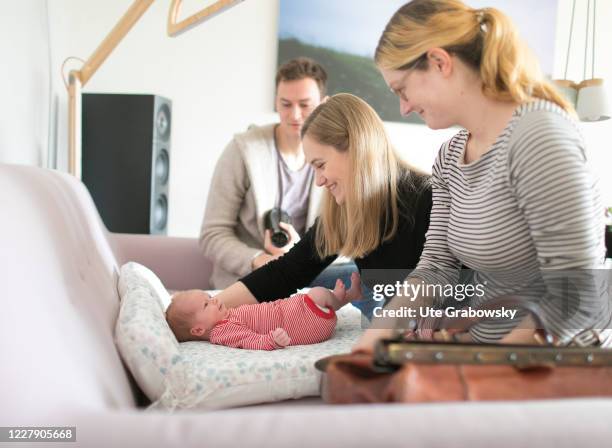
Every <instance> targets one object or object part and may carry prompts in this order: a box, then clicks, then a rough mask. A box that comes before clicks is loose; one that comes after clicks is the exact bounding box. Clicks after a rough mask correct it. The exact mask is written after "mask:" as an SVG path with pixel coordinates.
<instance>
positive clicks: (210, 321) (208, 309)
mask: <svg viewBox="0 0 612 448" xmlns="http://www.w3.org/2000/svg"><path fill="white" fill-rule="evenodd" d="M228 312H229V311H228V309H227V308H226V307H225V305H223V304H222V303H221V302H219V301H218V300H217V299H215V298H214V297H210V295H208V294H207V293H205V292H204V291H202V290H199V289H192V290H190V291H180V292H177V293H175V294H174V295H173V296H172V302H171V303H170V306H168V309H167V310H166V320H167V321H168V325H170V328H171V329H172V331H173V332H174V335H175V336H176V339H177V340H178V341H179V342H184V341H198V340H208V336H209V333H210V330H211V329H212V328H213V327H214V326H215V325H216V324H217V322H219V321H221V320H223V319H225V318H226V317H227V314H228Z"/></svg>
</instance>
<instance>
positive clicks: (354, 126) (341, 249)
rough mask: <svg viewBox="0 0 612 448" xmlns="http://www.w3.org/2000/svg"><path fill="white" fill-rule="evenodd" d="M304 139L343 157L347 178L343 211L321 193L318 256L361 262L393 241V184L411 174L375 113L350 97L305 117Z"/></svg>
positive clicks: (396, 212) (395, 192) (336, 99)
mask: <svg viewBox="0 0 612 448" xmlns="http://www.w3.org/2000/svg"><path fill="white" fill-rule="evenodd" d="M305 136H307V137H309V138H311V139H313V140H315V141H316V142H318V143H320V144H323V145H330V146H332V147H333V149H332V150H335V151H340V152H346V153H348V163H349V167H350V173H351V177H350V178H349V179H348V185H346V186H345V189H346V193H345V194H346V196H345V200H344V202H343V204H342V205H338V204H337V203H336V201H335V200H334V197H333V196H332V195H331V193H329V191H325V194H324V196H323V200H322V205H321V214H320V217H319V223H318V225H317V228H316V240H315V241H316V249H317V253H318V255H319V256H320V257H321V258H324V257H327V256H330V255H335V254H340V255H344V256H347V257H350V258H360V257H363V256H365V255H366V254H368V253H369V252H371V251H373V250H374V249H376V248H377V247H378V246H379V245H380V244H381V241H387V240H389V239H391V238H393V236H394V235H395V233H396V232H397V227H398V220H399V213H400V212H399V207H398V201H399V199H398V198H399V196H398V183H399V182H400V181H401V180H403V179H404V178H410V177H411V176H410V173H411V171H410V169H409V167H408V165H406V164H405V163H404V162H402V161H401V160H400V159H399V157H398V156H397V154H396V152H395V150H394V149H393V147H392V146H391V143H390V142H389V138H388V137H387V134H386V132H385V128H384V125H383V122H382V121H381V119H380V118H379V117H378V115H377V114H376V112H375V111H374V109H372V108H371V107H370V106H369V105H368V104H367V103H366V102H365V101H363V100H361V99H360V98H358V97H356V96H354V95H350V94H347V93H341V94H337V95H334V96H332V97H331V98H329V99H328V100H327V102H325V103H322V104H320V105H319V106H318V107H317V108H316V109H315V110H314V111H313V112H312V114H310V116H309V117H308V119H307V120H306V122H305V123H304V125H303V126H302V137H305ZM408 181H410V179H408Z"/></svg>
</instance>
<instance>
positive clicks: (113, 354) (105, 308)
mask: <svg viewBox="0 0 612 448" xmlns="http://www.w3.org/2000/svg"><path fill="white" fill-rule="evenodd" d="M0 210H2V214H1V215H0V216H1V218H0V272H1V273H2V274H1V275H2V280H3V281H2V286H1V287H2V291H3V292H4V293H3V294H2V299H1V300H2V307H1V309H0V322H1V324H0V344H1V347H2V350H0V353H1V355H2V367H1V368H0V397H2V398H1V400H2V406H1V408H2V411H0V420H2V421H4V422H5V423H6V422H9V421H10V420H7V418H9V415H10V416H15V415H28V414H29V415H32V414H36V413H39V414H52V413H53V412H54V411H56V410H58V409H61V408H63V409H65V408H66V407H67V406H69V407H83V406H86V407H87V408H89V409H92V408H94V409H95V408H105V407H114V408H117V407H119V408H120V407H132V406H134V398H133V394H132V390H131V388H130V385H129V381H128V377H127V375H126V373H125V370H124V368H123V366H122V363H121V360H120V358H119V355H118V353H117V350H116V349H115V345H114V341H113V334H114V326H115V322H116V318H117V314H118V310H119V298H118V294H117V289H116V284H117V273H118V266H117V261H116V259H115V256H114V254H113V252H112V250H111V247H110V246H109V243H108V239H107V232H106V229H105V228H104V226H103V224H102V221H101V220H100V217H99V215H98V213H97V211H96V208H95V206H94V204H93V202H92V200H91V197H90V195H89V193H88V192H87V190H86V188H85V187H84V186H83V184H82V183H80V182H78V181H77V180H75V179H74V178H73V177H71V176H69V175H66V174H61V173H59V172H55V171H51V170H45V169H40V168H34V167H28V166H19V165H6V164H0ZM8 413H10V414H9V415H2V414H8ZM5 417H6V418H5ZM7 424H9V423H7Z"/></svg>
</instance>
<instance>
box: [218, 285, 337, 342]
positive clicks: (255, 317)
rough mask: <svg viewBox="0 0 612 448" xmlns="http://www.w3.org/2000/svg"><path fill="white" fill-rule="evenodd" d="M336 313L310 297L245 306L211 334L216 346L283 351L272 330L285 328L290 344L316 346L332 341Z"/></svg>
mask: <svg viewBox="0 0 612 448" xmlns="http://www.w3.org/2000/svg"><path fill="white" fill-rule="evenodd" d="M336 321H337V318H336V313H335V312H334V310H333V309H329V310H328V311H327V312H326V311H323V310H322V309H321V308H319V307H318V306H317V305H316V304H315V303H314V302H313V301H312V299H311V298H310V297H309V296H308V295H306V294H295V295H293V296H291V297H289V298H288V299H280V300H275V301H274V302H263V303H257V304H255V305H242V306H239V307H238V308H233V309H230V310H229V314H228V316H227V318H226V319H224V320H222V321H220V322H218V323H217V325H215V326H214V327H213V328H212V330H211V331H210V337H209V340H210V342H212V343H213V344H219V345H225V346H227V347H236V348H246V349H249V350H274V349H277V348H281V347H280V346H279V345H277V344H276V343H275V342H274V340H273V339H272V335H271V333H272V331H274V330H275V329H277V328H282V329H284V330H285V331H286V332H287V334H288V335H289V337H290V338H291V343H290V344H289V345H305V344H316V343H318V342H323V341H325V340H327V339H329V338H330V336H331V335H332V333H333V332H334V328H335V327H336Z"/></svg>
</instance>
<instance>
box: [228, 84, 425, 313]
mask: <svg viewBox="0 0 612 448" xmlns="http://www.w3.org/2000/svg"><path fill="white" fill-rule="evenodd" d="M302 137H303V145H304V154H305V155H306V160H307V162H308V163H309V164H310V165H311V166H312V167H313V168H314V170H315V179H316V184H317V185H318V186H319V187H324V188H325V191H324V196H323V199H322V209H321V214H320V217H319V218H318V220H317V222H316V223H315V225H314V226H313V227H312V228H311V229H310V230H309V231H308V232H307V233H306V235H305V236H304V237H303V238H302V239H301V240H300V241H299V242H298V243H297V244H296V245H295V246H294V247H293V248H292V249H291V250H290V251H289V252H287V254H285V255H284V256H282V257H281V258H279V259H277V260H274V261H271V262H270V263H268V264H266V265H265V266H263V267H261V268H259V269H257V270H256V271H253V272H252V273H251V274H249V275H247V276H246V277H243V278H242V279H241V280H240V281H238V282H237V283H235V284H233V285H232V286H230V287H229V288H227V289H225V290H224V291H222V292H221V293H220V294H219V295H218V296H217V297H218V298H219V300H221V301H222V302H223V303H224V304H225V305H226V306H230V307H235V306H238V305H242V304H245V303H257V302H261V301H269V300H275V299H279V298H283V297H287V296H289V295H291V294H292V293H294V292H295V291H296V289H299V288H302V287H305V286H307V285H309V284H310V282H311V281H312V280H313V279H314V278H315V277H316V276H317V275H318V274H319V273H320V272H322V271H323V270H324V269H325V268H326V267H327V266H328V265H329V264H330V263H332V262H333V261H334V260H335V259H336V258H337V257H338V256H340V255H343V256H346V257H349V258H351V259H353V260H354V261H355V263H356V265H357V267H358V268H359V270H360V271H361V270H363V269H384V270H403V272H406V271H407V270H411V269H413V268H414V267H415V266H416V264H417V261H418V260H419V256H420V255H421V251H422V248H423V244H424V242H425V233H426V231H427V227H428V225H429V213H430V209H431V189H430V187H429V183H428V177H427V176H424V175H422V174H420V173H417V172H415V171H414V170H412V169H410V167H408V165H406V164H405V163H404V162H402V161H401V160H400V159H399V158H398V156H397V154H396V153H395V151H394V149H393V148H392V146H391V144H390V142H389V139H388V138H387V135H386V133H385V129H384V125H383V123H382V121H381V120H380V118H379V117H378V115H377V114H376V112H375V111H374V110H373V109H372V108H371V107H370V106H369V105H368V104H366V103H365V102H364V101H363V100H361V99H359V98H357V97H356V96H353V95H349V94H338V95H334V96H333V97H331V98H329V99H328V100H327V102H325V103H323V104H321V105H319V106H318V107H317V108H316V109H315V110H314V111H313V112H312V114H311V115H310V116H309V117H308V119H307V120H306V122H305V123H304V126H303V127H302ZM351 280H352V281H354V280H359V277H358V276H353V277H352V279H351ZM397 280H399V278H398V279H397ZM364 281H365V279H364ZM347 286H348V285H347ZM366 286H369V285H367V282H366ZM352 287H353V288H354V287H356V285H352Z"/></svg>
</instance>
